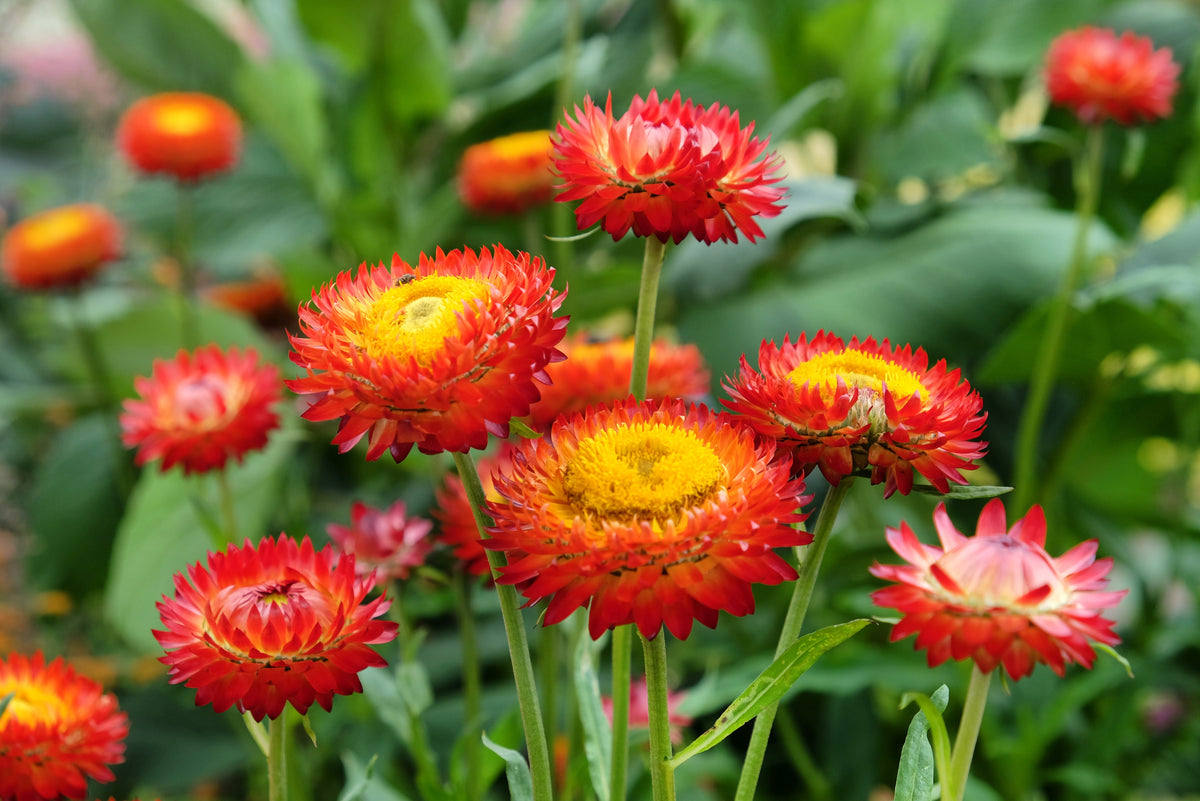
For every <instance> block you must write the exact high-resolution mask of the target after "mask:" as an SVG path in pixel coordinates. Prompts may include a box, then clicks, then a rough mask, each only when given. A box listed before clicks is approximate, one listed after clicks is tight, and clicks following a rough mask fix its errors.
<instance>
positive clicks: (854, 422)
mask: <svg viewBox="0 0 1200 801" xmlns="http://www.w3.org/2000/svg"><path fill="white" fill-rule="evenodd" d="M758 367H759V369H758V371H756V370H754V369H753V368H752V367H750V365H749V363H748V362H747V360H746V357H745V356H742V359H741V370H740V372H739V374H738V377H737V378H736V379H730V378H726V379H725V381H724V382H723V386H724V388H725V391H726V392H727V393H729V396H730V398H731V400H728V401H724V403H725V405H726V406H728V407H729V408H730V409H732V410H733V411H735V412H738V413H739V414H740V415H741V417H742V419H743V420H744V421H745V422H746V423H748V424H749V425H750V426H752V427H753V428H754V429H755V430H756V431H758V432H759V433H760V434H762V435H763V436H766V437H771V438H773V439H775V440H777V441H778V442H779V444H780V445H781V446H782V447H784V448H786V449H787V450H789V451H790V452H791V453H792V458H793V463H794V465H795V467H796V469H798V470H811V469H812V467H813V466H817V467H819V468H820V469H821V474H822V475H824V476H825V478H826V479H827V480H828V481H829V483H831V484H837V483H838V482H839V481H840V480H841V479H842V478H843V477H844V476H848V475H851V474H854V473H858V472H860V471H869V472H870V475H871V482H872V483H874V484H878V483H881V482H883V483H884V484H885V488H884V496H885V497H887V496H890V495H892V493H894V492H896V491H897V490H899V491H900V493H901V494H903V495H907V494H908V493H909V491H911V490H912V483H913V470H916V471H917V472H918V473H920V474H921V475H923V476H924V477H925V478H926V479H928V480H929V482H930V483H931V484H933V486H935V487H936V488H937V489H938V490H939V491H941V492H948V491H949V488H950V487H949V482H950V481H953V482H956V483H958V484H965V483H966V479H964V478H963V476H962V473H961V471H963V470H971V469H974V468H975V467H976V465H975V464H973V463H972V460H974V459H979V458H981V457H982V456H983V454H984V451H985V450H986V446H987V443H985V442H981V441H980V439H979V437H980V436H981V435H982V433H983V427H984V423H985V422H986V421H987V415H986V414H985V413H984V412H983V411H982V408H983V401H982V400H981V399H980V397H979V395H978V393H976V392H973V391H972V390H971V387H970V385H969V384H967V382H966V381H963V380H962V379H961V377H960V374H959V371H958V370H949V369H948V368H947V367H946V362H945V360H942V361H939V362H938V363H937V364H935V365H934V366H933V367H929V359H928V357H927V356H926V355H925V351H924V350H922V349H920V348H918V349H917V350H916V351H913V350H912V348H911V347H910V346H908V345H906V346H904V347H903V348H901V347H895V348H893V347H892V346H891V344H890V343H889V342H888V341H887V340H886V339H885V340H883V342H881V343H877V342H876V341H875V339H874V338H868V339H866V340H864V341H862V342H859V340H858V338H857V337H855V338H854V339H851V340H850V344H849V345H846V344H845V343H844V342H843V341H842V340H841V339H840V338H838V337H835V336H833V335H832V334H827V333H825V332H824V331H821V332H819V333H818V334H817V335H816V336H815V337H813V339H812V341H809V340H808V338H807V337H806V335H804V334H801V335H800V339H798V340H797V341H796V342H789V341H788V338H787V337H784V340H783V345H782V346H778V345H776V344H775V343H774V342H765V341H764V342H763V343H762V346H761V347H760V348H759V352H758Z"/></svg>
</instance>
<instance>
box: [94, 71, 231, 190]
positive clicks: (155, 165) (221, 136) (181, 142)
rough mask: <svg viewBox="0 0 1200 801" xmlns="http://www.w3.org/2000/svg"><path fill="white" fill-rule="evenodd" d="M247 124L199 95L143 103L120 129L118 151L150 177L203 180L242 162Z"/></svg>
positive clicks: (210, 98) (146, 99)
mask: <svg viewBox="0 0 1200 801" xmlns="http://www.w3.org/2000/svg"><path fill="white" fill-rule="evenodd" d="M241 144H242V123H241V120H240V119H239V118H238V115H237V112H235V111H234V110H233V109H232V108H231V107H230V106H229V104H228V103H226V102H225V101H224V100H221V99H220V98H216V97H213V96H212V95H206V94H202V93H198V92H166V93H163V94H158V95H151V96H150V97H144V98H142V99H141V100H138V101H137V102H136V103H134V104H133V105H132V106H130V107H129V108H128V109H127V110H126V111H125V114H124V115H122V117H121V121H120V122H119V123H118V124H117V147H118V148H119V149H120V151H121V152H122V153H123V154H124V155H125V158H126V159H127V160H128V161H129V163H130V164H131V165H133V166H134V167H135V168H137V169H138V170H140V171H141V172H145V173H165V174H167V175H171V176H173V177H175V178H176V179H178V180H180V181H198V180H200V179H201V178H207V177H208V176H210V175H212V174H214V173H218V172H222V171H224V170H227V169H229V168H230V167H232V166H233V165H234V164H235V163H236V162H237V160H238V155H239V152H240V150H241Z"/></svg>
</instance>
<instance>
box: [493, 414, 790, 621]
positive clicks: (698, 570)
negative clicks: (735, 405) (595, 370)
mask: <svg viewBox="0 0 1200 801" xmlns="http://www.w3.org/2000/svg"><path fill="white" fill-rule="evenodd" d="M774 455H775V446H774V444H773V443H771V442H757V441H756V439H755V437H754V435H753V432H752V431H751V430H750V429H748V428H746V427H745V426H741V425H738V423H737V422H736V421H735V420H734V419H732V418H731V417H730V416H729V415H726V414H722V413H718V412H713V411H711V410H710V409H708V408H706V407H704V406H690V405H686V404H684V403H683V402H682V401H679V400H666V401H647V402H643V403H637V402H635V401H633V400H627V401H624V402H620V403H616V404H613V405H612V406H594V407H592V408H591V409H589V410H588V411H587V412H584V413H583V414H580V415H576V416H575V417H573V418H570V419H560V420H559V422H558V423H556V424H555V425H554V427H553V429H552V430H551V432H550V434H549V435H548V436H546V437H542V438H540V439H531V440H526V441H524V442H521V443H520V444H519V445H518V446H517V450H516V453H515V454H514V455H513V464H512V467H511V468H509V469H508V470H504V471H501V472H499V473H497V474H496V475H494V476H493V479H494V481H495V486H496V492H497V493H498V494H499V495H500V496H501V497H502V498H503V499H504V500H505V501H506V502H505V503H495V504H489V512H490V514H491V515H492V517H493V519H494V520H495V526H494V527H493V528H492V529H490V533H491V535H492V537H491V539H487V540H484V547H486V548H490V549H492V550H499V551H504V552H505V553H506V554H507V557H508V566H507V567H504V568H501V569H500V573H501V576H500V577H499V578H498V579H497V581H498V582H500V583H504V584H515V585H517V587H518V590H519V591H520V592H521V593H522V594H524V595H525V597H526V598H528V599H529V601H530V602H531V603H532V602H535V601H538V600H541V599H543V598H546V599H548V601H549V603H548V604H547V607H546V613H545V617H544V621H545V623H546V624H547V625H549V624H553V623H557V622H559V621H561V620H563V619H564V618H566V617H567V616H568V615H570V614H571V613H572V612H574V611H575V610H576V609H578V608H579V607H581V606H587V607H588V608H589V616H588V628H589V630H590V632H591V634H592V637H593V638H598V637H599V636H600V635H601V634H603V633H604V632H605V631H607V630H609V629H612V628H614V627H616V626H620V625H623V624H626V623H634V624H636V625H637V627H638V629H639V630H640V631H641V632H642V634H643V635H645V636H647V637H654V636H656V635H657V634H658V632H659V629H660V628H662V626H663V624H664V623H665V624H666V627H667V629H669V630H670V632H671V633H672V634H674V635H675V636H676V637H678V638H680V639H682V638H685V637H687V636H688V635H689V634H690V633H691V630H692V622H693V621H694V620H699V621H700V622H701V623H703V624H704V625H705V626H709V627H710V628H711V627H713V626H715V625H716V623H717V615H718V612H720V611H721V610H725V611H726V612H728V613H729V614H731V615H737V616H740V615H747V614H750V613H751V612H753V611H754V595H753V593H752V592H751V586H750V585H751V584H752V583H761V584H779V583H780V582H783V581H790V580H792V579H794V578H796V572H795V570H793V569H792V567H791V566H790V565H789V564H788V563H787V562H786V561H784V560H783V559H782V558H781V557H780V556H779V555H778V554H776V553H775V551H774V549H775V548H781V547H787V546H794V545H804V544H806V543H808V542H810V541H811V540H812V537H811V536H810V535H809V534H807V533H805V532H803V531H798V530H796V529H795V528H793V527H792V524H793V523H796V522H799V521H800V520H803V519H804V515H803V514H800V512H799V508H800V507H801V506H802V505H803V504H804V503H805V502H806V501H807V500H808V498H807V497H803V492H804V483H803V481H802V480H791V479H789V477H788V466H787V464H786V462H781V461H778V460H775V459H773V457H774Z"/></svg>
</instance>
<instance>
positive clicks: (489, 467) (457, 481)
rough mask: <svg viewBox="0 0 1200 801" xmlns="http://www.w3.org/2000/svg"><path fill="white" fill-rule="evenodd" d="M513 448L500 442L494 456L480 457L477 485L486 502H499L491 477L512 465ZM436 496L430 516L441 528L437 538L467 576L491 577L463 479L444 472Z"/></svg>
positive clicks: (485, 552)
mask: <svg viewBox="0 0 1200 801" xmlns="http://www.w3.org/2000/svg"><path fill="white" fill-rule="evenodd" d="M514 449H515V446H514V445H513V443H512V442H509V441H505V442H501V443H500V447H499V448H498V449H497V450H496V452H495V453H492V454H489V455H488V456H484V457H482V458H481V459H480V460H479V464H478V465H477V466H476V470H477V471H478V472H479V483H480V484H481V485H482V486H483V494H484V496H485V497H486V498H487V500H488V502H489V503H499V502H502V501H501V498H500V495H499V494H498V493H497V492H496V486H495V483H494V482H493V480H492V477H493V476H494V475H495V474H496V472H497V471H500V470H508V469H509V468H510V467H511V466H512V455H513V450H514ZM436 496H437V505H436V506H435V507H434V508H433V516H434V518H435V519H436V520H437V521H438V527H439V529H440V535H439V537H438V539H439V540H440V541H441V542H443V543H445V544H446V545H448V546H450V548H452V549H453V551H454V558H455V559H457V560H458V561H459V563H460V564H462V566H463V569H464V570H466V571H467V572H468V573H470V574H471V575H473V576H491V574H492V567H491V565H490V564H488V556H487V551H485V550H484V549H483V541H482V540H481V539H480V538H479V527H478V526H476V525H475V515H474V514H472V512H471V502H470V501H469V500H468V499H467V490H466V488H465V487H463V483H462V479H461V478H459V477H458V475H456V474H454V473H447V474H446V476H445V478H444V479H443V481H442V484H441V486H440V487H438V489H437V491H436Z"/></svg>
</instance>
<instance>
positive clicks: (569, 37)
mask: <svg viewBox="0 0 1200 801" xmlns="http://www.w3.org/2000/svg"><path fill="white" fill-rule="evenodd" d="M563 5H565V6H566V13H567V17H566V20H565V22H564V25H563V44H562V51H561V52H562V68H561V69H560V70H559V73H558V86H556V87H555V90H554V116H553V119H552V120H551V121H550V128H551V130H554V126H556V125H558V123H559V121H560V120H562V118H563V115H564V113H566V111H567V107H568V104H569V103H571V99H572V97H573V96H574V95H575V63H576V61H577V60H578V58H579V37H580V34H581V33H582V28H583V23H582V18H581V17H582V15H581V14H580V13H579V0H567V2H566V3H564V4H563ZM573 216H574V215H573V213H572V211H571V207H570V206H568V205H567V204H566V203H552V204H551V207H550V223H551V229H552V230H553V231H554V236H556V237H558V239H556V240H555V241H554V242H553V243H552V244H553V247H554V266H555V267H556V268H557V269H559V270H561V271H562V272H563V273H565V274H566V275H567V276H570V275H571V272H572V263H573V257H574V249H573V246H574V243H572V242H567V241H565V237H568V236H570V235H571V234H573V233H575V231H576V230H577V229H576V226H575V225H574V224H573V223H574V220H573V219H572V217H573Z"/></svg>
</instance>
